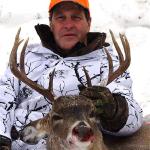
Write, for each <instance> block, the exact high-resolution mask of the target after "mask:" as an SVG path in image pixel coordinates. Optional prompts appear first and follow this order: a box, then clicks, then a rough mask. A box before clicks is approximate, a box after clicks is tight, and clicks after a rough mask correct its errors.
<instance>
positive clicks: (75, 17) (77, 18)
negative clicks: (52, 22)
mask: <svg viewBox="0 0 150 150" xmlns="http://www.w3.org/2000/svg"><path fill="white" fill-rule="evenodd" d="M72 19H73V20H81V19H82V18H81V17H80V16H72Z"/></svg>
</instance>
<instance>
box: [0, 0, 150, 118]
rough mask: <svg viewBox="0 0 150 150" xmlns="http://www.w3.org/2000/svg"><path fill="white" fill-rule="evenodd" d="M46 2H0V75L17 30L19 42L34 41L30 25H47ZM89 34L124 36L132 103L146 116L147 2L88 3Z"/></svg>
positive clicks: (149, 79) (149, 103)
mask: <svg viewBox="0 0 150 150" xmlns="http://www.w3.org/2000/svg"><path fill="white" fill-rule="evenodd" d="M48 5H49V0H38V2H37V0H32V1H31V0H22V1H20V0H0V53H1V55H0V61H1V63H0V74H3V72H4V70H5V68H6V66H7V63H8V59H9V53H10V51H11V48H12V45H13V42H14V37H15V34H16V32H17V29H18V28H19V27H21V28H22V31H21V38H27V37H30V42H34V41H38V40H39V38H38V36H37V35H36V33H35V30H34V25H36V24H38V23H40V24H42V23H46V24H48V23H49V22H48ZM90 8H91V17H92V27H91V31H98V32H106V33H108V38H107V41H109V42H111V39H110V36H109V29H111V30H112V31H113V32H114V34H115V37H116V38H117V40H118V41H119V42H120V40H119V36H118V35H119V32H121V33H125V34H126V36H127V38H128V40H129V42H130V47H131V58H132V61H131V66H130V68H129V70H130V72H131V76H132V79H133V93H134V97H135V99H136V100H137V101H138V102H139V104H140V105H141V107H142V108H143V110H144V115H147V114H150V92H149V89H150V75H149V74H150V69H149V64H150V59H149V54H150V50H149V43H150V0H113V1H112V0H103V1H102V0H90Z"/></svg>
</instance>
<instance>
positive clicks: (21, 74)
mask: <svg viewBox="0 0 150 150" xmlns="http://www.w3.org/2000/svg"><path fill="white" fill-rule="evenodd" d="M20 31H21V28H19V30H18V32H17V34H16V37H15V42H14V45H13V48H12V51H11V54H10V58H9V64H10V69H11V71H12V73H13V74H14V75H15V76H16V77H17V78H18V79H19V80H21V81H22V82H24V83H25V84H27V85H28V86H29V87H31V88H33V89H34V90H36V91H37V92H39V93H40V94H42V95H43V96H44V97H46V98H48V99H49V100H50V101H52V102H53V101H54V94H53V89H52V87H53V77H54V72H55V70H53V72H52V74H50V75H49V76H50V80H49V87H48V89H45V88H43V87H42V86H41V85H39V84H37V83H35V82H34V81H32V80H31V79H29V78H28V77H27V75H26V73H25V68H24V56H25V50H26V47H27V44H28V41H29V38H28V39H27V40H26V41H25V43H24V45H23V48H22V51H21V57H20V70H19V69H18V67H17V49H18V47H19V45H20V44H21V43H22V41H23V40H20V39H19V34H20Z"/></svg>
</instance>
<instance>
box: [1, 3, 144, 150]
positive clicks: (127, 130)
mask: <svg viewBox="0 0 150 150" xmlns="http://www.w3.org/2000/svg"><path fill="white" fill-rule="evenodd" d="M49 20H50V27H49V26H47V25H37V26H35V29H36V31H37V33H38V35H39V36H40V39H41V42H42V44H38V43H37V44H33V45H29V46H28V48H27V50H26V56H25V68H26V73H27V74H28V77H29V78H31V79H32V80H33V81H35V82H38V83H39V84H41V85H42V86H44V87H47V86H48V80H49V73H50V72H52V71H53V70H54V68H55V78H54V85H53V88H54V93H55V95H56V96H60V95H74V94H79V90H78V86H79V85H80V83H82V82H85V81H86V79H85V78H84V77H83V76H84V72H83V66H85V67H86V69H87V70H88V73H89V75H90V77H91V79H92V80H91V81H92V85H97V86H98V85H100V82H101V81H103V80H104V79H105V78H107V74H108V69H109V67H108V60H107V57H106V54H105V52H104V51H103V49H102V48H103V47H107V49H109V52H110V53H111V57H112V58H113V63H114V67H117V66H118V59H117V57H116V56H115V55H114V54H113V50H112V49H111V48H110V46H109V44H108V43H106V42H105V39H106V34H105V33H91V32H89V31H90V26H91V17H90V11H89V5H88V0H67V1H66V0H51V3H50V6H49ZM131 84H132V81H131V78H130V76H129V73H128V72H125V73H124V74H123V75H122V76H120V77H118V78H117V79H116V80H114V81H113V82H112V83H110V84H109V85H108V86H107V87H103V88H101V90H102V91H103V93H105V94H101V92H100V93H99V94H97V95H98V96H97V97H94V96H93V95H87V96H88V97H90V98H91V99H93V101H96V103H95V106H96V108H97V116H98V118H99V119H100V120H101V129H102V131H104V132H105V133H108V134H112V135H116V136H121V135H122V136H126V135H130V134H132V133H134V132H135V131H137V130H138V129H139V128H140V127H141V125H142V110H141V108H140V107H139V105H138V104H137V103H136V101H135V100H134V99H133V95H132V91H131ZM79 87H80V89H82V87H81V86H79ZM0 89H1V90H0V135H1V136H0V149H5V148H6V149H11V147H12V149H14V150H20V149H22V150H27V149H38V150H39V149H44V146H45V140H41V141H40V142H39V143H38V144H37V145H28V144H26V143H23V142H22V141H20V140H19V139H18V140H14V139H15V138H16V137H14V134H12V137H11V129H14V126H15V128H16V129H17V130H18V131H19V130H21V129H22V128H23V126H25V125H26V124H28V123H29V122H31V121H33V120H37V119H39V118H42V117H43V116H45V115H46V114H47V113H48V112H49V111H50V110H51V105H50V104H49V103H48V102H47V100H46V99H45V98H44V97H43V96H41V95H40V94H39V93H37V92H35V91H34V90H32V89H31V88H29V87H28V86H27V85H25V84H24V83H22V82H21V81H19V80H18V79H16V78H15V77H14V76H13V75H12V73H11V71H10V69H9V67H8V69H7V70H6V72H5V75H4V76H3V77H2V78H1V80H0ZM92 90H93V89H92V88H91V89H89V91H90V92H92ZM98 92H99V91H98ZM93 93H95V90H94V91H93ZM80 94H83V95H84V89H83V90H81V92H80ZM106 99H107V100H108V101H109V104H108V103H107V105H105V103H106V101H105V100H106ZM99 103H101V105H99ZM11 138H12V139H11ZM16 139H17V138H16Z"/></svg>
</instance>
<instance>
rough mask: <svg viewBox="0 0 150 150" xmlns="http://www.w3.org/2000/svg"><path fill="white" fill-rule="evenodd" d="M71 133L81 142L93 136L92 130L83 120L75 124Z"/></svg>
mask: <svg viewBox="0 0 150 150" xmlns="http://www.w3.org/2000/svg"><path fill="white" fill-rule="evenodd" d="M72 134H73V135H74V136H76V137H77V138H78V139H79V140H80V141H82V142H85V141H89V140H92V139H93V137H94V133H93V130H92V129H91V127H88V126H87V125H86V124H85V123H84V122H80V123H79V124H78V125H77V126H75V127H74V128H73V131H72Z"/></svg>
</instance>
